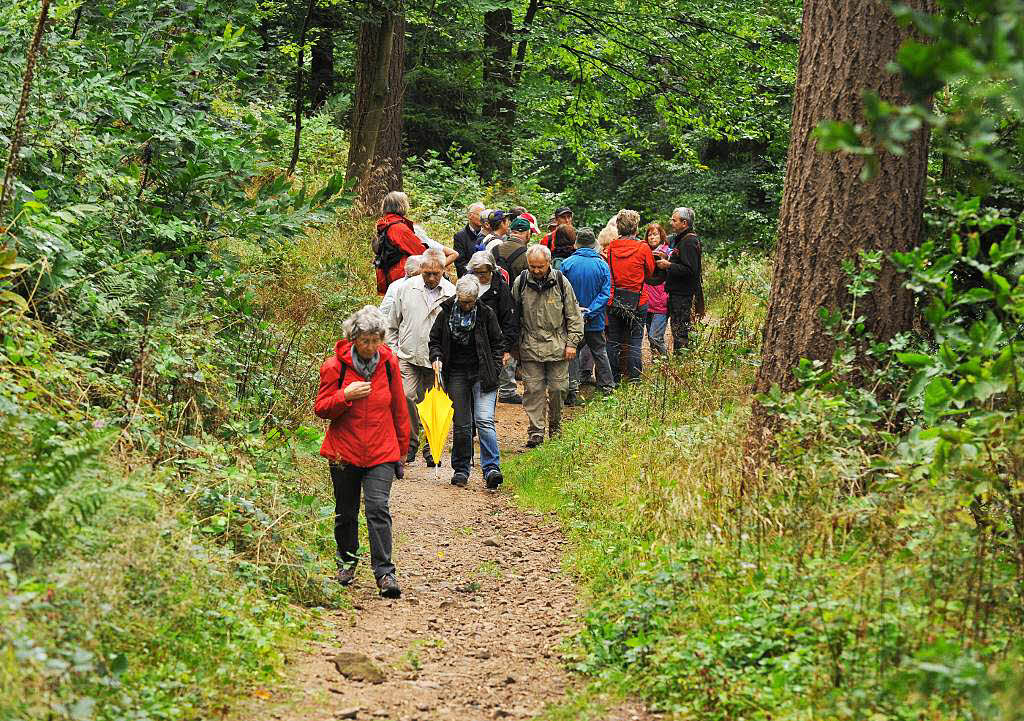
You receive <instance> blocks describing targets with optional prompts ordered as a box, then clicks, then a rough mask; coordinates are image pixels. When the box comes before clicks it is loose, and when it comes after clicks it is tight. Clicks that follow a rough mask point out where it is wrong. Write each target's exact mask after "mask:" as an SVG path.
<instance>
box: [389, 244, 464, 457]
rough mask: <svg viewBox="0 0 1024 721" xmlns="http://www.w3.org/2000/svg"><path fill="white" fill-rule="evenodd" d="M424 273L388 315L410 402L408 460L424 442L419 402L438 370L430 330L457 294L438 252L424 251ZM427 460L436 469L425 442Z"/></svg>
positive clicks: (403, 290) (412, 281)
mask: <svg viewBox="0 0 1024 721" xmlns="http://www.w3.org/2000/svg"><path fill="white" fill-rule="evenodd" d="M423 255H424V259H423V263H422V264H421V265H420V274H419V275H418V276H416V277H415V278H411V279H410V280H409V281H408V282H407V283H406V284H405V285H404V286H402V288H401V290H399V291H398V294H397V295H396V296H395V302H394V305H392V306H391V315H390V316H388V326H387V343H388V345H389V346H390V347H391V349H392V350H393V351H394V352H395V353H396V354H397V355H398V365H399V368H400V369H401V371H402V387H403V388H404V389H405V397H406V398H407V399H408V402H409V403H408V405H409V426H410V437H409V453H408V455H407V456H406V458H405V462H406V463H412V462H413V461H415V460H416V451H417V450H418V449H419V442H420V415H419V411H418V410H417V409H416V404H417V403H419V402H420V401H422V400H423V396H424V395H426V392H427V391H428V390H430V388H432V387H433V385H434V369H433V368H431V367H430V350H429V343H430V329H431V327H432V326H433V325H434V320H435V319H436V318H437V316H438V315H439V314H440V313H441V304H442V303H443V302H444V301H445V300H446V299H447V298H451V297H452V296H453V295H455V286H454V285H452V284H451V282H450V281H449V280H448V279H447V278H445V277H444V275H443V266H442V265H441V262H442V261H441V260H439V259H438V254H437V252H436V251H433V250H428V251H427V252H426V253H424V254H423ZM423 460H424V461H426V463H427V467H428V468H433V467H434V466H435V465H436V464H435V463H434V458H433V456H431V455H430V447H429V446H427V445H426V444H424V445H423Z"/></svg>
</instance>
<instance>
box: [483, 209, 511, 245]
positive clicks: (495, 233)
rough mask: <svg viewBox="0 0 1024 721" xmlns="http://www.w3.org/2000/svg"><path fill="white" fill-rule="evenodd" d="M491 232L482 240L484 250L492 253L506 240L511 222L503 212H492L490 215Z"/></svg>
mask: <svg viewBox="0 0 1024 721" xmlns="http://www.w3.org/2000/svg"><path fill="white" fill-rule="evenodd" d="M489 219H490V225H491V232H490V233H488V234H487V236H486V237H484V239H483V246H484V250H489V251H492V252H493V250H494V248H496V247H498V246H499V245H501V244H502V243H504V242H505V240H507V239H508V234H509V226H510V223H511V221H510V220H509V217H508V215H506V214H505V211H503V210H492V211H491V214H490V218H489Z"/></svg>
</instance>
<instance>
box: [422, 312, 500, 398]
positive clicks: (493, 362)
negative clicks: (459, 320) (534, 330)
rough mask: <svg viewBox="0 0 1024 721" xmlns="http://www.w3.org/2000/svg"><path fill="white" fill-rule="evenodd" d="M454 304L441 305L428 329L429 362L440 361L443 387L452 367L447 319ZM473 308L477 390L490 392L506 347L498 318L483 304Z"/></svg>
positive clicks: (494, 384)
mask: <svg viewBox="0 0 1024 721" xmlns="http://www.w3.org/2000/svg"><path fill="white" fill-rule="evenodd" d="M456 302H457V299H456V298H449V299H448V300H446V301H445V302H444V303H442V304H441V312H440V313H438V315H437V318H436V319H435V320H434V327H433V328H431V329H430V362H431V363H433V362H434V361H436V360H440V361H441V363H442V364H443V365H442V367H441V378H442V380H443V381H444V383H445V385H447V384H448V378H449V376H450V374H451V367H452V364H451V347H452V332H451V329H450V328H449V327H448V319H449V318H450V317H451V314H452V306H453V305H455V303H456ZM476 308H477V311H476V327H475V328H474V329H473V339H474V340H475V341H476V355H477V362H478V366H479V370H478V371H477V372H478V373H479V376H478V380H479V381H480V390H481V391H483V392H484V393H490V392H491V391H493V390H497V388H498V373H499V372H500V371H501V366H502V363H501V361H502V355H503V354H504V353H505V345H504V343H503V342H502V339H501V327H500V326H499V325H498V318H497V316H495V315H494V311H493V310H491V308H490V306H488V305H487V304H486V303H480V302H479V301H477V304H476Z"/></svg>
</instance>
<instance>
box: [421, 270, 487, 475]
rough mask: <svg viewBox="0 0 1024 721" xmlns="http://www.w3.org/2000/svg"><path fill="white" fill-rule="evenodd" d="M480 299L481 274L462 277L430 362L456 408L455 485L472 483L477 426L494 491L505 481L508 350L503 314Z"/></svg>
mask: <svg viewBox="0 0 1024 721" xmlns="http://www.w3.org/2000/svg"><path fill="white" fill-rule="evenodd" d="M479 296H480V282H479V281H478V280H477V279H476V276H475V275H464V276H462V277H461V278H460V279H459V282H458V283H457V284H456V285H455V297H454V298H449V299H448V300H446V301H445V302H444V303H442V304H441V313H440V314H439V315H438V316H437V319H436V320H435V321H434V325H433V327H432V328H431V329H430V361H431V364H432V365H433V366H434V371H435V372H437V373H438V374H440V376H441V379H442V382H443V384H444V388H445V391H447V393H448V396H449V397H450V398H451V399H452V405H453V406H454V407H455V433H454V439H453V442H452V471H453V475H452V485H453V486H459V487H460V488H465V487H466V485H468V484H469V463H470V461H471V460H472V458H473V427H474V426H475V427H476V431H477V435H478V436H479V438H480V467H481V469H482V470H483V473H484V481H485V482H486V483H487V487H488V488H491V489H494V488H497V487H498V486H499V485H500V484H501V482H502V480H503V478H502V475H501V454H500V451H499V450H498V434H497V432H496V431H495V428H494V409H495V405H496V403H497V399H498V374H499V372H500V370H501V359H502V354H503V353H504V350H505V346H504V342H503V340H502V336H501V328H500V326H499V325H498V318H497V316H496V315H495V314H494V311H493V310H491V308H490V306H488V305H487V304H486V303H481V302H479V300H478V298H479Z"/></svg>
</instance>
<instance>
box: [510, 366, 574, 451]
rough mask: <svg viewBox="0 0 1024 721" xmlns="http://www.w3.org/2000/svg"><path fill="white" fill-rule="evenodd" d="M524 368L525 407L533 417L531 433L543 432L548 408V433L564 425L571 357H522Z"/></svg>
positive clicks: (554, 432) (531, 418) (556, 430)
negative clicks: (568, 358) (567, 358)
mask: <svg viewBox="0 0 1024 721" xmlns="http://www.w3.org/2000/svg"><path fill="white" fill-rule="evenodd" d="M519 366H520V368H522V370H523V385H524V386H525V391H524V392H523V410H525V411H526V416H527V418H529V419H530V435H531V436H538V435H539V436H543V435H544V425H545V424H544V410H545V407H546V408H547V428H548V435H550V436H553V435H555V434H556V433H558V431H559V430H560V429H561V427H562V402H563V401H564V400H565V394H566V392H567V391H568V390H569V361H567V360H560V361H527V360H524V361H520V363H519Z"/></svg>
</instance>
